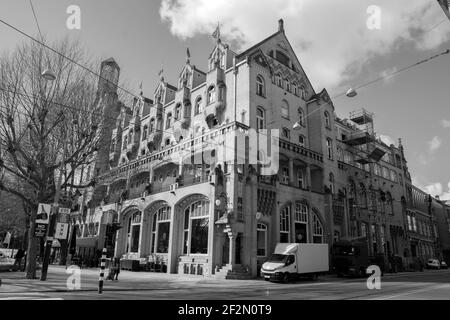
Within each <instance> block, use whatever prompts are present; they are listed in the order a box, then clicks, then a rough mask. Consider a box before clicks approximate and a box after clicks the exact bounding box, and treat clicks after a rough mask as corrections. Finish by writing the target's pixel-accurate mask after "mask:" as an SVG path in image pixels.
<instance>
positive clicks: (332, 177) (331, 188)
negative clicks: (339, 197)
mask: <svg viewBox="0 0 450 320" xmlns="http://www.w3.org/2000/svg"><path fill="white" fill-rule="evenodd" d="M329 181H330V190H331V193H332V194H334V193H335V190H336V189H335V184H334V174H333V173H332V172H330V175H329Z"/></svg>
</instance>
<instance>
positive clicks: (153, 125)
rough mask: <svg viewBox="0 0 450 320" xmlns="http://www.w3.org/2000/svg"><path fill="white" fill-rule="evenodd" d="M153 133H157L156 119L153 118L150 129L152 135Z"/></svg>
mask: <svg viewBox="0 0 450 320" xmlns="http://www.w3.org/2000/svg"><path fill="white" fill-rule="evenodd" d="M153 131H155V118H152V119H151V120H150V128H149V132H150V133H152V132H153Z"/></svg>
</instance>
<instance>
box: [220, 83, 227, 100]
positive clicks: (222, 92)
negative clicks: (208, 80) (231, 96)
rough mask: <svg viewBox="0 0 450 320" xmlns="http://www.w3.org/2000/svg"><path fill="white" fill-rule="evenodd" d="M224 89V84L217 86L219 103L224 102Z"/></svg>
mask: <svg viewBox="0 0 450 320" xmlns="http://www.w3.org/2000/svg"><path fill="white" fill-rule="evenodd" d="M226 89H227V88H226V87H225V85H224V84H222V85H220V86H219V101H225V98H226Z"/></svg>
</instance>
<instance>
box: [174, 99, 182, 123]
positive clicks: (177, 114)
mask: <svg viewBox="0 0 450 320" xmlns="http://www.w3.org/2000/svg"><path fill="white" fill-rule="evenodd" d="M180 118H181V103H178V104H177V105H176V106H175V120H179V119H180Z"/></svg>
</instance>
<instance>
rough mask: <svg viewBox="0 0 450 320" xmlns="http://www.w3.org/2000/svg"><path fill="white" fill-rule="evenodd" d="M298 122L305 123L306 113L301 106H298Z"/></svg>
mask: <svg viewBox="0 0 450 320" xmlns="http://www.w3.org/2000/svg"><path fill="white" fill-rule="evenodd" d="M298 123H300V124H301V125H302V126H304V125H305V113H304V111H303V109H302V108H301V107H299V108H298Z"/></svg>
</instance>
